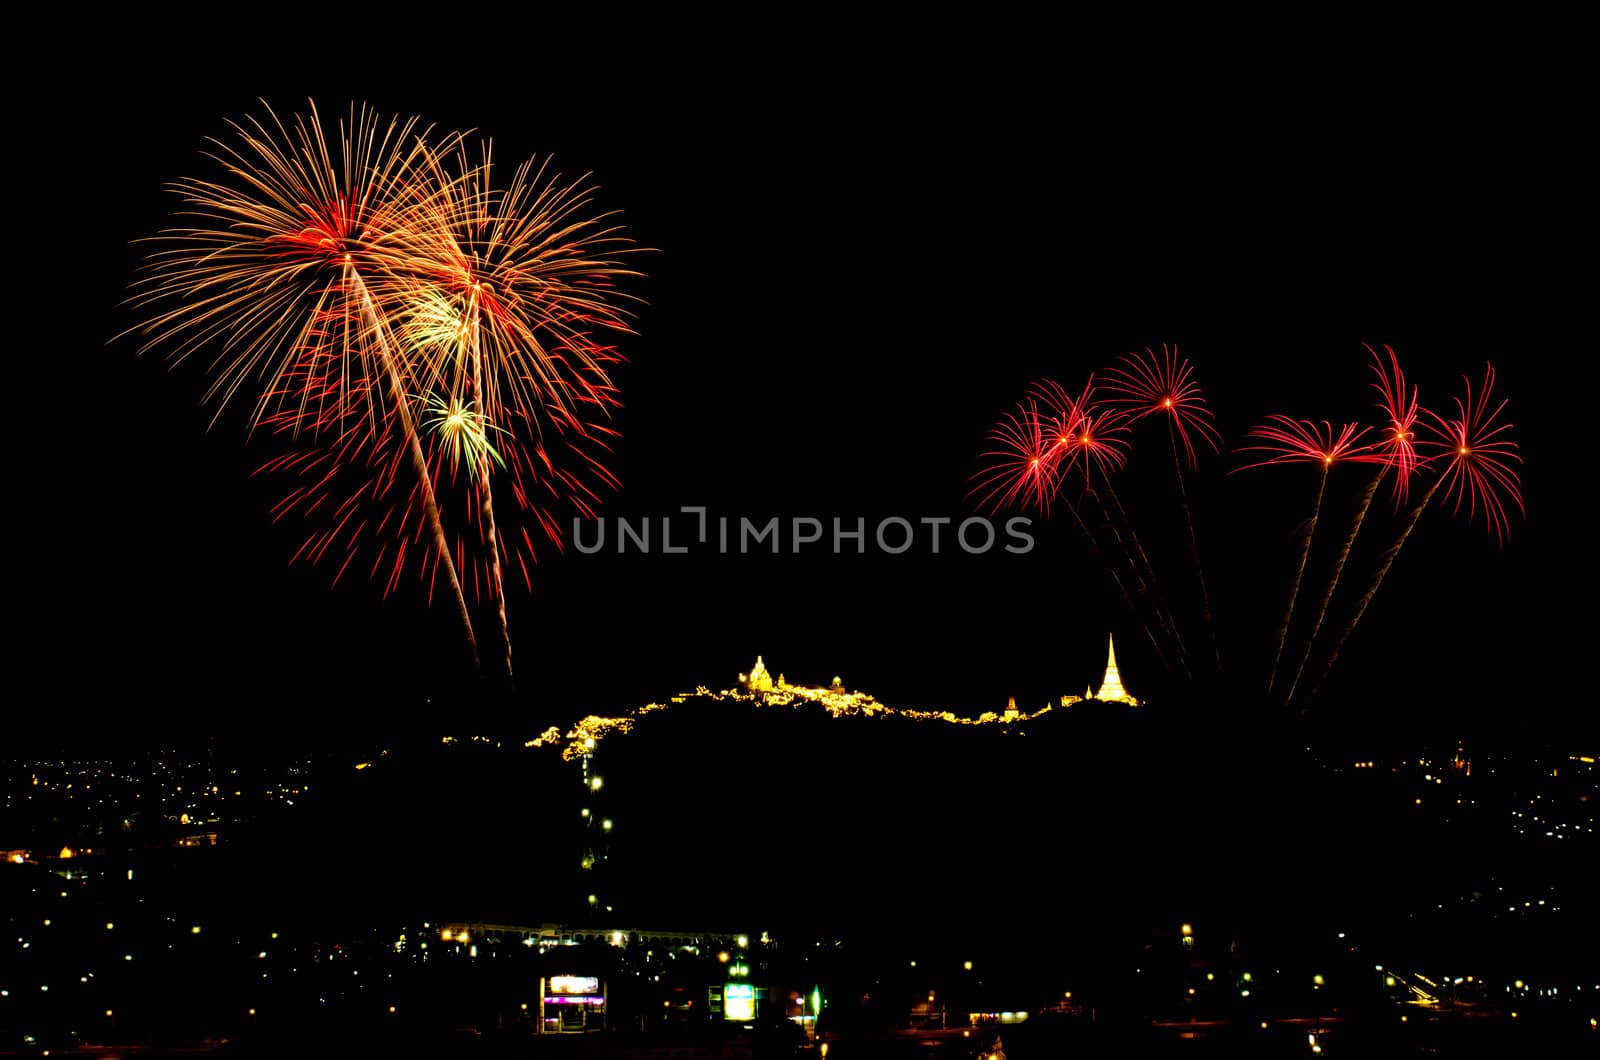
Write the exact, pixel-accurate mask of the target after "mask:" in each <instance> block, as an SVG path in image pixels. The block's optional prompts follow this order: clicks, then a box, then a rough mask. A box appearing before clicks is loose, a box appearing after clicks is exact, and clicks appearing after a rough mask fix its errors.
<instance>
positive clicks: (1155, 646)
mask: <svg viewBox="0 0 1600 1060" xmlns="http://www.w3.org/2000/svg"><path fill="white" fill-rule="evenodd" d="M1061 503H1062V505H1063V506H1065V508H1066V509H1067V511H1068V512H1069V513H1070V514H1071V515H1072V522H1073V525H1074V526H1076V527H1077V528H1078V533H1079V534H1081V535H1083V540H1084V541H1085V542H1086V543H1087V545H1088V547H1089V557H1090V558H1091V559H1092V560H1094V561H1095V562H1096V563H1097V564H1098V565H1099V566H1100V569H1101V570H1103V571H1105V572H1106V576H1107V577H1109V578H1110V579H1111V584H1112V585H1114V586H1116V588H1117V595H1118V596H1119V597H1120V598H1121V600H1122V606H1123V607H1125V608H1127V609H1128V614H1129V615H1130V616H1132V617H1133V618H1134V619H1135V620H1136V621H1137V622H1138V624H1139V631H1140V632H1141V633H1143V634H1144V636H1145V639H1146V640H1148V641H1149V642H1150V650H1151V651H1153V652H1154V653H1155V657H1156V661H1157V662H1158V663H1159V664H1160V666H1161V668H1162V669H1163V670H1168V671H1170V670H1171V669H1172V663H1171V662H1170V661H1168V659H1167V653H1166V651H1164V650H1163V649H1162V647H1161V643H1160V641H1159V640H1158V639H1157V637H1156V635H1155V631H1154V630H1153V629H1151V627H1150V623H1149V622H1148V621H1146V620H1145V619H1143V618H1141V617H1140V614H1139V611H1140V609H1139V608H1138V606H1136V605H1135V604H1134V597H1133V594H1131V593H1129V592H1128V587H1127V586H1126V585H1124V584H1123V581H1122V575H1120V574H1118V573H1117V570H1116V568H1115V567H1113V566H1112V565H1111V564H1110V563H1108V562H1106V556H1105V551H1104V550H1103V549H1102V548H1101V547H1100V542H1099V540H1098V539H1096V537H1095V536H1094V533H1093V532H1092V531H1091V530H1090V529H1089V524H1088V523H1086V522H1084V521H1083V515H1082V514H1081V513H1080V512H1079V511H1078V508H1077V505H1075V504H1073V503H1072V501H1070V500H1067V499H1066V498H1062V501H1061ZM1102 511H1103V509H1102Z"/></svg>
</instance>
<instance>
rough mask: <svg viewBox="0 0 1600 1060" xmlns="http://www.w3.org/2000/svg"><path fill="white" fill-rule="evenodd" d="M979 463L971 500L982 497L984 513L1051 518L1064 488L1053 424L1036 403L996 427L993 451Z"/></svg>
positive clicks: (991, 444) (1026, 403)
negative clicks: (1027, 512) (1059, 488)
mask: <svg viewBox="0 0 1600 1060" xmlns="http://www.w3.org/2000/svg"><path fill="white" fill-rule="evenodd" d="M978 459H979V461H980V462H981V463H982V465H983V466H982V467H980V468H979V470H978V472H977V474H975V475H974V476H973V484H972V489H971V490H970V491H969V492H968V495H969V496H975V497H977V501H978V507H979V509H980V510H983V511H987V512H989V513H991V514H999V513H1000V512H1003V511H1005V510H1007V509H1009V508H1012V507H1021V508H1022V509H1024V510H1032V511H1036V512H1038V513H1039V514H1040V515H1047V514H1049V511H1050V501H1051V498H1053V497H1054V496H1055V492H1056V486H1057V484H1058V483H1059V482H1060V475H1059V467H1060V460H1059V457H1058V455H1057V453H1056V442H1055V436H1054V434H1053V433H1052V422H1051V420H1050V418H1049V417H1048V416H1047V415H1044V414H1041V413H1040V411H1039V406H1038V404H1037V403H1036V402H1035V401H1034V400H1033V399H1032V398H1028V399H1025V400H1024V401H1023V402H1022V404H1021V405H1019V406H1018V407H1017V409H1016V411H1014V412H1011V413H1008V414H1007V415H1006V417H1005V418H1004V419H1002V420H1001V421H1000V422H999V423H997V424H995V425H994V429H993V430H991V431H990V432H989V448H988V449H986V450H985V451H984V452H983V453H981V454H979V457H978Z"/></svg>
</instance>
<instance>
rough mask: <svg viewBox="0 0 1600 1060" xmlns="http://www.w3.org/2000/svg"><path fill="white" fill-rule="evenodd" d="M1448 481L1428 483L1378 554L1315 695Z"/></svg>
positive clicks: (1313, 693) (1324, 666)
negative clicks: (1384, 547) (1412, 534)
mask: <svg viewBox="0 0 1600 1060" xmlns="http://www.w3.org/2000/svg"><path fill="white" fill-rule="evenodd" d="M1443 482H1444V477H1443V476H1440V477H1439V478H1437V479H1435V480H1434V482H1433V485H1431V486H1429V487H1428V492H1427V493H1425V494H1423V495H1422V500H1421V501H1419V502H1417V506H1416V507H1414V508H1412V509H1411V514H1409V515H1407V516H1406V521H1405V523H1404V525H1403V526H1402V527H1401V530H1400V536H1399V537H1397V538H1395V539H1394V542H1393V543H1392V544H1391V545H1390V546H1389V547H1388V548H1386V549H1384V550H1383V555H1382V556H1380V557H1379V558H1378V569H1377V572H1376V573H1375V574H1374V575H1373V577H1372V583H1371V584H1370V585H1368V586H1367V591H1366V592H1365V593H1362V594H1361V599H1359V600H1357V601H1356V607H1355V612H1354V613H1353V614H1352V615H1351V616H1350V620H1349V621H1348V622H1346V623H1345V624H1344V628H1343V629H1341V630H1340V631H1339V635H1338V636H1337V637H1335V638H1334V640H1333V644H1332V645H1331V646H1330V647H1329V649H1328V656H1327V658H1326V659H1325V660H1324V661H1323V663H1322V669H1321V672H1320V673H1319V674H1318V675H1317V680H1316V682H1315V683H1313V685H1312V686H1311V693H1310V695H1311V697H1312V698H1315V696H1316V694H1317V692H1318V691H1319V690H1320V689H1321V687H1322V683H1323V682H1324V681H1326V680H1327V679H1328V674H1329V673H1331V672H1332V671H1333V664H1334V663H1336V662H1338V661H1339V652H1340V651H1341V650H1343V648H1344V645H1345V642H1346V641H1347V640H1349V639H1350V634H1352V633H1354V632H1355V630H1356V626H1357V625H1358V624H1359V623H1360V622H1361V616H1363V615H1365V614H1366V613H1367V607H1368V606H1369V605H1370V604H1371V603H1372V598H1373V597H1374V596H1377V595H1378V589H1379V588H1380V587H1381V586H1382V585H1383V580H1384V579H1385V578H1387V577H1388V576H1389V568H1390V567H1393V566H1394V560H1395V557H1396V556H1398V555H1400V550H1401V549H1402V548H1404V547H1405V543H1406V539H1407V538H1409V537H1410V536H1411V531H1412V530H1414V529H1416V526H1417V522H1418V520H1420V519H1421V518H1422V513H1423V510H1424V509H1426V508H1427V507H1428V502H1430V501H1432V500H1433V495H1434V494H1435V493H1437V492H1438V491H1439V486H1440V484H1441V483H1443Z"/></svg>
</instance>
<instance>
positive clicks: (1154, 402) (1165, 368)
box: [1106, 343, 1222, 672]
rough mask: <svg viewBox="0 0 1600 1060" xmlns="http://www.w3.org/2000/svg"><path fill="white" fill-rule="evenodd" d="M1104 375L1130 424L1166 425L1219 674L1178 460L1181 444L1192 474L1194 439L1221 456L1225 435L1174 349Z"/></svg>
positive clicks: (1132, 357) (1123, 363) (1133, 359)
mask: <svg viewBox="0 0 1600 1060" xmlns="http://www.w3.org/2000/svg"><path fill="white" fill-rule="evenodd" d="M1106 374H1107V375H1108V376H1109V377H1110V382H1109V383H1107V385H1106V390H1107V391H1108V392H1109V393H1110V394H1111V398H1110V400H1111V402H1112V403H1113V404H1117V405H1121V406H1124V407H1126V409H1127V411H1128V414H1129V415H1130V416H1131V417H1132V422H1134V423H1138V422H1139V421H1141V420H1144V419H1146V418H1148V417H1151V416H1156V417H1159V418H1160V419H1162V420H1163V421H1165V422H1166V425H1167V440H1168V442H1169V443H1170V444H1171V450H1172V471H1173V475H1174V477H1175V479H1176V481H1177V485H1178V507H1179V509H1180V510H1181V511H1182V513H1183V527H1184V532H1185V534H1186V536H1187V537H1188V541H1189V567H1190V570H1191V572H1192V573H1193V574H1194V579H1195V585H1196V588H1197V589H1198V593H1199V598H1200V617H1201V621H1202V623H1203V624H1204V626H1205V630H1206V638H1207V640H1208V641H1209V642H1210V644H1211V660H1212V665H1213V667H1214V669H1215V670H1216V671H1217V672H1221V670H1222V653H1221V649H1220V648H1219V647H1218V645H1217V635H1216V622H1215V619H1214V617H1213V615H1212V613H1211V595H1210V593H1209V592H1208V591H1207V588H1206V575H1205V567H1204V566H1203V565H1202V564H1201V562H1200V538H1199V535H1198V534H1197V533H1196V532H1195V527H1194V509H1193V506H1192V505H1191V504H1190V503H1189V491H1188V487H1187V486H1186V485H1185V483H1184V478H1183V462H1182V461H1180V460H1179V457H1178V447H1179V445H1180V444H1181V445H1182V447H1183V452H1184V455H1185V457H1186V458H1187V462H1188V465H1189V470H1190V471H1193V470H1195V469H1196V468H1197V467H1198V466H1199V456H1198V454H1197V452H1196V447H1195V440H1196V439H1199V441H1200V444H1201V445H1203V446H1206V447H1207V448H1209V449H1210V450H1211V451H1212V452H1213V453H1215V452H1219V451H1220V450H1221V448H1222V433H1221V432H1220V431H1218V430H1217V424H1216V417H1215V416H1214V415H1212V412H1211V408H1210V406H1208V405H1207V404H1206V402H1205V396H1204V394H1203V393H1202V392H1201V390H1200V385H1199V384H1198V383H1196V382H1195V379H1194V365H1193V364H1191V363H1190V362H1189V359H1188V358H1186V357H1182V356H1180V355H1179V353H1178V347H1177V346H1175V345H1173V346H1169V345H1168V344H1166V343H1162V344H1161V352H1160V353H1159V354H1157V353H1156V352H1155V351H1154V350H1153V349H1151V348H1150V347H1148V346H1146V347H1145V350H1144V354H1143V355H1140V354H1137V353H1128V354H1125V355H1123V357H1122V358H1121V359H1120V361H1119V362H1118V364H1117V366H1116V367H1114V368H1112V369H1111V370H1110V371H1109V372H1107V373H1106Z"/></svg>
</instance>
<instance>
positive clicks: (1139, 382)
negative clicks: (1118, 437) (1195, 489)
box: [1106, 343, 1222, 471]
mask: <svg viewBox="0 0 1600 1060" xmlns="http://www.w3.org/2000/svg"><path fill="white" fill-rule="evenodd" d="M1106 374H1107V375H1108V376H1109V377H1110V382H1108V383H1107V384H1106V390H1107V391H1108V392H1109V393H1110V394H1111V397H1110V401H1111V403H1112V404H1114V405H1119V406H1124V407H1126V409H1127V412H1128V415H1129V416H1130V417H1131V418H1132V421H1133V422H1134V423H1137V422H1139V421H1140V420H1143V419H1145V418H1146V417H1149V416H1159V417H1161V418H1162V419H1164V420H1166V422H1167V424H1168V426H1169V427H1170V428H1171V429H1172V432H1173V433H1174V435H1175V437H1176V439H1177V442H1178V443H1181V444H1182V446H1183V452H1184V455H1185V458H1186V459H1187V462H1188V465H1189V470H1191V471H1193V470H1194V469H1195V468H1196V467H1197V466H1198V465H1199V456H1198V454H1197V452H1196V450H1195V440H1196V439H1198V440H1199V442H1200V444H1201V445H1203V446H1205V447H1206V448H1208V449H1210V450H1211V451H1212V452H1213V453H1215V452H1218V451H1219V450H1220V449H1221V448H1222V434H1221V432H1219V431H1218V430H1217V421H1216V417H1215V416H1213V415H1212V413H1211V409H1210V407H1209V406H1207V405H1206V402H1205V397H1204V395H1203V394H1202V393H1201V390H1200V385H1199V384H1198V383H1196V382H1195V381H1194V365H1192V364H1191V363H1190V362H1189V359H1188V358H1186V357H1180V356H1179V354H1178V348H1177V347H1176V346H1169V345H1167V344H1166V343H1162V344H1161V352H1160V353H1159V354H1158V353H1156V352H1155V351H1154V350H1152V349H1150V348H1149V347H1148V346H1147V347H1145V351H1144V354H1143V355H1140V354H1137V353H1129V354H1125V355H1124V356H1123V357H1122V358H1121V359H1120V361H1119V362H1118V364H1117V366H1116V367H1115V368H1112V369H1111V370H1110V371H1109V372H1107V373H1106ZM1174 459H1176V450H1174Z"/></svg>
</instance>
